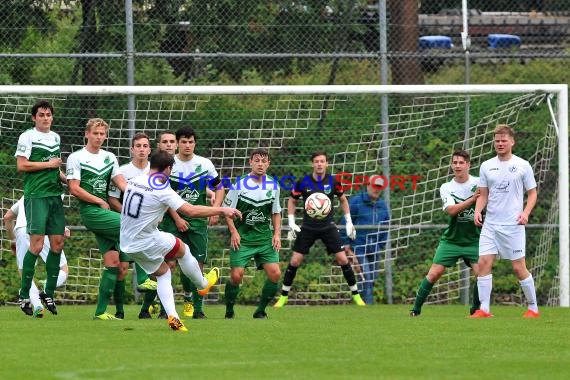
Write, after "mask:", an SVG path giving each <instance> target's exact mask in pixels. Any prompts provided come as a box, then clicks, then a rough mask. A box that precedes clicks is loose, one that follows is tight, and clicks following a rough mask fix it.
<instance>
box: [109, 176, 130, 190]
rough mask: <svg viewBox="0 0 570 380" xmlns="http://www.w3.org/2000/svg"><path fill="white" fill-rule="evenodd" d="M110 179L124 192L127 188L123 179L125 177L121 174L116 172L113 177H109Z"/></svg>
mask: <svg viewBox="0 0 570 380" xmlns="http://www.w3.org/2000/svg"><path fill="white" fill-rule="evenodd" d="M111 181H113V183H114V184H115V186H117V188H118V189H119V190H120V191H121V192H122V193H124V192H125V189H126V188H127V181H126V180H125V177H124V176H123V175H122V174H120V173H119V174H117V175H116V176H114V177H113V178H111Z"/></svg>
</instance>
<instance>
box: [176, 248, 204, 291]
mask: <svg viewBox="0 0 570 380" xmlns="http://www.w3.org/2000/svg"><path fill="white" fill-rule="evenodd" d="M184 246H185V247H186V251H185V253H184V256H182V257H181V258H179V259H178V264H179V265H180V269H182V272H184V274H185V275H186V276H187V277H188V278H189V279H190V281H192V282H193V283H194V285H196V288H198V289H204V288H205V287H207V286H208V280H206V279H205V278H204V275H203V274H202V270H201V269H200V266H199V265H198V261H196V259H195V258H194V256H192V254H191V253H190V248H188V246H187V245H186V244H184Z"/></svg>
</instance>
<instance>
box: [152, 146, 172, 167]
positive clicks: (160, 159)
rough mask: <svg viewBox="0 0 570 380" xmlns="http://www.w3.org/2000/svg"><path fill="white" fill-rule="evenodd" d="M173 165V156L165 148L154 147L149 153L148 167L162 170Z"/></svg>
mask: <svg viewBox="0 0 570 380" xmlns="http://www.w3.org/2000/svg"><path fill="white" fill-rule="evenodd" d="M173 165H174V156H173V155H172V154H170V153H168V152H167V151H165V150H159V149H156V150H155V151H154V152H152V154H151V155H150V168H151V169H155V170H158V171H160V172H163V171H164V170H165V169H166V168H168V167H172V166H173Z"/></svg>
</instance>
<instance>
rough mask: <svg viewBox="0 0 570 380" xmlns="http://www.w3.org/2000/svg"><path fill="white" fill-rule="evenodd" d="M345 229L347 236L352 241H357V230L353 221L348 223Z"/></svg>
mask: <svg viewBox="0 0 570 380" xmlns="http://www.w3.org/2000/svg"><path fill="white" fill-rule="evenodd" d="M345 228H346V236H348V237H349V239H350V240H354V239H356V228H354V224H352V222H351V221H348V220H347V221H346V224H345Z"/></svg>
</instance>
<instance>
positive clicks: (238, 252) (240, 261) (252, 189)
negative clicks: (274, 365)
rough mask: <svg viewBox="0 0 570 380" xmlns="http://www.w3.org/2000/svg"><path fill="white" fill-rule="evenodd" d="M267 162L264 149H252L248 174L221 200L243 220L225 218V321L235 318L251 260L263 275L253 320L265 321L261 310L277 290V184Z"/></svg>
mask: <svg viewBox="0 0 570 380" xmlns="http://www.w3.org/2000/svg"><path fill="white" fill-rule="evenodd" d="M269 162H270V160H269V152H267V150H265V149H263V148H258V149H254V150H253V151H252V152H251V155H250V156H249V165H250V166H251V172H250V174H248V175H247V176H245V177H244V178H241V179H239V180H238V181H237V182H236V184H235V185H234V188H232V189H230V191H229V192H228V195H227V196H226V199H225V200H224V206H226V207H235V208H237V209H238V210H240V211H241V212H242V214H243V220H240V221H236V222H235V223H234V221H233V220H232V219H231V218H226V221H227V224H228V229H229V230H230V233H231V240H230V245H231V250H230V267H231V274H230V278H229V279H228V281H227V282H226V292H225V300H226V315H225V317H226V319H232V318H234V316H235V314H234V304H235V301H236V298H237V296H238V293H239V288H240V284H241V282H242V280H243V274H244V271H245V268H246V267H247V265H248V264H249V263H250V262H251V259H254V260H255V264H256V266H257V269H263V270H265V274H266V275H267V279H266V280H265V283H264V284H263V288H262V289H261V295H260V298H259V304H258V305H257V309H256V310H255V312H254V313H253V318H267V313H266V312H265V308H266V307H267V305H268V304H269V302H271V300H273V297H275V293H277V290H278V282H279V277H281V269H280V268H279V249H280V248H281V206H280V205H279V184H278V183H277V180H276V179H273V178H272V177H270V176H268V175H267V168H268V167H269ZM271 224H273V230H271Z"/></svg>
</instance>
